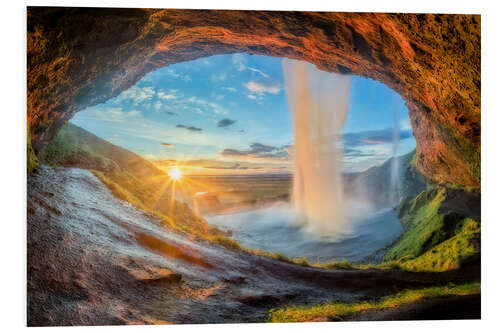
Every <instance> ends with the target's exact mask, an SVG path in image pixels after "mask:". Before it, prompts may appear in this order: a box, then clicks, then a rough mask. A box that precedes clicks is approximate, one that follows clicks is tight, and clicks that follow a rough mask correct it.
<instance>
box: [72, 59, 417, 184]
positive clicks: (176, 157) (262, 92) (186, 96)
mask: <svg viewBox="0 0 500 333" xmlns="http://www.w3.org/2000/svg"><path fill="white" fill-rule="evenodd" d="M282 61H283V60H282V58H277V57H267V56H256V55H247V54H232V55H217V56H211V57H207V58H200V59H197V60H193V61H189V62H183V63H179V64H174V65H170V66H168V67H164V68H161V69H158V70H156V71H153V72H151V73H149V74H147V75H146V76H145V77H143V78H142V79H141V80H140V81H139V82H137V84H136V85H135V86H133V87H131V88H129V89H128V90H126V91H124V92H122V93H121V94H120V95H119V96H117V97H115V98H113V99H110V100H108V101H107V102H105V103H103V104H99V105H96V106H94V107H90V108H87V109H85V110H83V111H81V112H79V113H77V114H76V115H75V117H74V118H73V119H72V120H71V122H72V123H73V124H76V125H78V126H80V127H82V128H84V129H86V130H88V131H90V132H92V133H94V134H96V135H97V136H99V137H101V138H103V139H105V140H108V141H110V142H112V143H114V144H116V145H118V146H121V147H124V148H126V149H128V150H131V151H133V152H135V153H137V154H139V155H141V156H143V157H145V158H147V159H149V160H152V161H154V162H155V163H157V164H158V165H159V166H164V167H168V166H170V165H172V164H179V163H180V164H183V165H185V167H186V168H191V169H190V172H191V173H210V174H211V173H213V174H219V173H262V172H264V173H269V172H290V170H291V169H290V168H291V156H290V147H291V146H293V119H292V117H291V113H290V111H289V107H288V105H287V100H286V96H285V90H284V79H283V67H282ZM349 100H350V102H349V109H348V115H347V120H346V124H345V126H344V128H343V149H344V161H343V162H344V163H343V165H344V171H346V172H356V171H363V170H365V169H368V168H369V167H372V166H375V165H379V164H381V163H383V162H384V161H385V160H387V159H388V158H390V157H391V156H392V155H393V133H394V128H395V125H396V124H398V125H399V128H400V140H399V144H398V150H397V155H402V154H405V153H407V152H410V151H411V150H413V149H414V148H415V140H414V138H413V135H412V131H411V126H410V121H409V118H408V110H407V108H406V106H405V105H404V101H403V100H402V98H401V97H400V96H399V95H398V94H396V93H395V92H394V91H392V90H391V89H389V88H388V87H386V86H385V85H384V84H382V83H380V82H378V81H374V80H371V79H366V78H363V77H359V76H352V77H351V89H350V97H349ZM395 110H397V112H396V113H395ZM188 172H189V171H188Z"/></svg>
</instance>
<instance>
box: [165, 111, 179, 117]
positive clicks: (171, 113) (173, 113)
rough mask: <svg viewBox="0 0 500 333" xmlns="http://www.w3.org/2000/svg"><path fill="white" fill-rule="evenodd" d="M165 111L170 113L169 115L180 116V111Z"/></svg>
mask: <svg viewBox="0 0 500 333" xmlns="http://www.w3.org/2000/svg"><path fill="white" fill-rule="evenodd" d="M165 113H166V114H168V115H169V116H178V115H179V114H178V113H175V112H172V111H166V112H165Z"/></svg>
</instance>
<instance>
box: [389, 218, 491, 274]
mask: <svg viewBox="0 0 500 333" xmlns="http://www.w3.org/2000/svg"><path fill="white" fill-rule="evenodd" d="M480 233H481V226H480V224H479V223H478V222H476V221H474V220H472V219H469V218H467V219H465V220H464V225H463V226H462V228H461V230H460V231H459V232H458V233H457V234H456V235H455V236H453V237H451V238H450V239H447V240H445V241H444V242H442V243H441V244H439V245H437V246H435V247H433V248H432V249H430V250H428V251H426V252H425V253H424V254H422V255H420V256H418V257H417V258H412V257H411V256H409V257H406V258H402V259H400V260H399V261H396V262H392V263H386V265H389V264H392V265H393V267H397V268H400V269H403V270H408V271H419V272H443V271H447V270H450V269H456V268H459V267H460V265H461V264H462V263H463V262H465V261H466V260H468V259H469V258H470V257H472V256H473V255H475V254H477V253H478V245H477V244H478V242H479V238H480Z"/></svg>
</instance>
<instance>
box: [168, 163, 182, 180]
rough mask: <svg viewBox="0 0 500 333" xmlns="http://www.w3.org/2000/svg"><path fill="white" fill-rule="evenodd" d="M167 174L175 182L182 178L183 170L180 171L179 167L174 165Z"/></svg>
mask: <svg viewBox="0 0 500 333" xmlns="http://www.w3.org/2000/svg"><path fill="white" fill-rule="evenodd" d="M168 176H169V177H170V179H172V181H174V182H177V181H179V180H181V179H182V176H184V171H182V169H180V168H179V167H176V166H174V167H171V168H170V170H168Z"/></svg>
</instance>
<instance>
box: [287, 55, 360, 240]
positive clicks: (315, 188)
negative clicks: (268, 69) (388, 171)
mask: <svg viewBox="0 0 500 333" xmlns="http://www.w3.org/2000/svg"><path fill="white" fill-rule="evenodd" d="M283 71H284V76H285V88H286V95H287V99H288V103H289V106H290V109H291V110H292V113H293V118H294V137H295V138H294V139H295V143H294V152H293V155H294V167H295V168H294V182H293V203H294V206H295V209H296V210H297V211H298V212H299V214H300V215H301V216H303V217H304V218H305V219H306V221H307V224H308V226H309V227H310V229H312V231H315V232H316V233H321V234H325V233H327V234H333V235H335V234H337V235H338V234H343V233H346V232H349V230H350V226H349V224H348V222H347V220H346V215H345V212H344V207H345V205H344V198H343V188H342V174H341V173H342V149H341V148H340V144H339V142H340V138H341V131H342V128H343V126H344V123H345V120H346V115H347V107H348V102H349V90H350V77H349V76H343V75H338V74H331V73H326V72H322V71H319V70H318V69H316V68H315V67H314V66H313V65H311V64H308V63H306V62H302V61H295V60H288V59H285V60H284V61H283Z"/></svg>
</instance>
